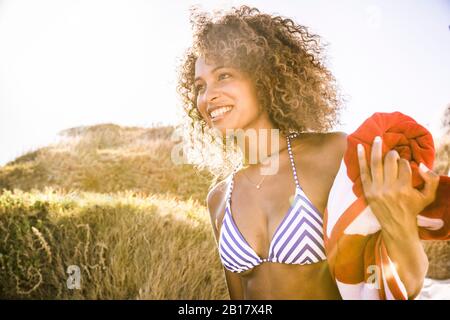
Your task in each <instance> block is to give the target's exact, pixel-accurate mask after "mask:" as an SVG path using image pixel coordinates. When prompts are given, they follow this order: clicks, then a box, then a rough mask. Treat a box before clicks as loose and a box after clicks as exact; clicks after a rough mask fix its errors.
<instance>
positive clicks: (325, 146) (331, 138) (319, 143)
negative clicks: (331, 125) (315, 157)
mask: <svg viewBox="0 0 450 320" xmlns="http://www.w3.org/2000/svg"><path fill="white" fill-rule="evenodd" d="M304 141H306V143H307V144H308V146H309V147H310V148H311V149H312V150H313V151H314V152H313V153H315V154H317V153H319V154H327V155H328V157H327V158H329V156H336V157H338V158H339V157H340V156H342V155H343V154H344V152H345V150H346V148H347V134H346V133H345V132H341V131H336V132H326V133H308V134H306V135H304Z"/></svg>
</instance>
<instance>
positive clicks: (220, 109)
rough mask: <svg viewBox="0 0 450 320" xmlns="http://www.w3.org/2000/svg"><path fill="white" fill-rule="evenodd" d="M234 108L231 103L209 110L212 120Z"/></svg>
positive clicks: (223, 115)
mask: <svg viewBox="0 0 450 320" xmlns="http://www.w3.org/2000/svg"><path fill="white" fill-rule="evenodd" d="M232 109H233V106H231V105H226V106H220V107H216V108H213V109H212V111H209V112H208V114H209V116H210V118H211V120H212V121H216V120H219V119H222V118H223V117H225V115H227V114H228V113H229V112H230V111H231V110H232Z"/></svg>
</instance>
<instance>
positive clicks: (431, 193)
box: [419, 163, 439, 204]
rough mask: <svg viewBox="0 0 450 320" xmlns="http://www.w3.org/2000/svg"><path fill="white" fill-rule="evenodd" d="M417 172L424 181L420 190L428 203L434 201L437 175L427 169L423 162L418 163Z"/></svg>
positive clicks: (437, 181)
mask: <svg viewBox="0 0 450 320" xmlns="http://www.w3.org/2000/svg"><path fill="white" fill-rule="evenodd" d="M419 174H420V176H421V177H422V178H423V180H424V181H425V185H424V187H423V189H422V190H421V192H422V194H423V196H424V197H425V199H426V200H427V203H428V204H429V203H431V202H433V201H434V198H435V196H436V190H437V188H438V185H439V176H438V175H437V174H436V173H434V172H433V171H431V170H430V169H428V168H427V167H426V166H425V165H424V164H423V163H420V165H419Z"/></svg>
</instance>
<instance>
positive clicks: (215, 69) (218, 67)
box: [194, 66, 225, 82]
mask: <svg viewBox="0 0 450 320" xmlns="http://www.w3.org/2000/svg"><path fill="white" fill-rule="evenodd" d="M222 68H225V66H217V67H215V68H213V69H212V70H211V73H214V72H216V71H217V70H218V69H222ZM200 79H201V77H195V79H194V82H195V81H197V80H200Z"/></svg>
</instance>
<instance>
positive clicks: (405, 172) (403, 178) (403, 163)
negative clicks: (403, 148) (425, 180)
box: [398, 159, 412, 186]
mask: <svg viewBox="0 0 450 320" xmlns="http://www.w3.org/2000/svg"><path fill="white" fill-rule="evenodd" d="M398 181H399V183H400V184H401V185H407V186H412V171H411V166H410V165H409V161H408V160H406V159H400V160H398Z"/></svg>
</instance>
